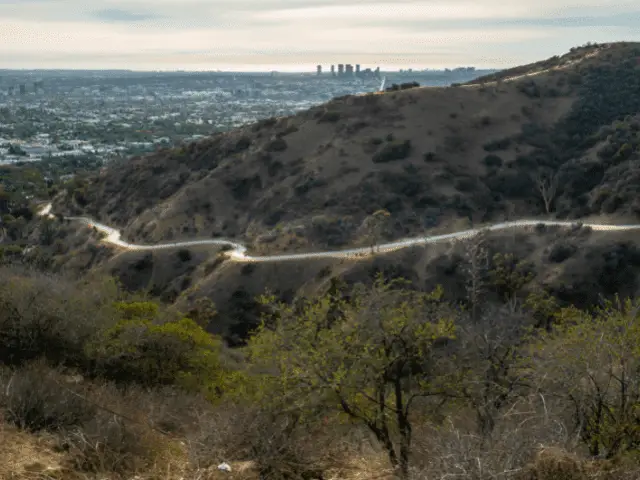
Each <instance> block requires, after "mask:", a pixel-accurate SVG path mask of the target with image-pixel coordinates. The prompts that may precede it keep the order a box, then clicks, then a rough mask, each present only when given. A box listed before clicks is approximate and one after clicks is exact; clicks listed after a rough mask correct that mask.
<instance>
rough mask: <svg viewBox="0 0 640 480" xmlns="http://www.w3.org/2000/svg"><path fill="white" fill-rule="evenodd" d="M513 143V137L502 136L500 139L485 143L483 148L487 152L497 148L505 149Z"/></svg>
mask: <svg viewBox="0 0 640 480" xmlns="http://www.w3.org/2000/svg"><path fill="white" fill-rule="evenodd" d="M510 145H511V139H510V138H509V137H506V138H501V139H498V140H491V141H490V142H487V143H485V144H484V145H483V147H482V148H484V149H485V151H487V152H495V151H497V150H505V149H507V148H509V146H510Z"/></svg>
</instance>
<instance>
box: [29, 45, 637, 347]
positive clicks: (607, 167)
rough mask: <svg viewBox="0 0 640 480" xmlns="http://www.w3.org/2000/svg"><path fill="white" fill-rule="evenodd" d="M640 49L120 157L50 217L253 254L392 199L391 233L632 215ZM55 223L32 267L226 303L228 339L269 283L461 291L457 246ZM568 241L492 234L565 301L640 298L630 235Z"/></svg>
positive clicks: (357, 219)
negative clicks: (381, 253)
mask: <svg viewBox="0 0 640 480" xmlns="http://www.w3.org/2000/svg"><path fill="white" fill-rule="evenodd" d="M639 54H640V45H639V44H631V43H617V44H610V45H603V46H587V47H581V48H577V49H574V50H573V51H572V52H570V53H569V54H567V55H566V56H563V57H559V59H550V60H547V61H543V62H539V63H536V64H533V65H528V66H524V67H519V68H517V69H513V70H508V71H505V72H503V73H502V74H501V76H500V75H498V76H497V77H492V78H493V80H496V79H497V78H498V77H499V78H502V79H503V80H504V81H501V82H499V83H497V84H491V83H490V82H491V81H492V80H491V79H480V80H478V82H477V83H474V84H472V85H467V86H457V87H448V88H428V87H426V88H414V89H409V90H404V91H399V92H390V93H385V94H382V95H364V96H355V97H354V96H350V97H344V98H338V99H334V100H333V101H331V102H329V103H327V104H325V105H321V106H318V107H315V108H313V109H311V110H308V111H305V112H301V113H300V114H298V115H296V116H293V117H287V118H279V119H267V120H263V121H261V122H259V123H257V124H254V125H248V126H246V127H243V128H241V129H237V130H234V131H232V132H229V133H225V134H218V135H214V136H212V137H211V138H208V139H206V140H203V141H199V142H194V143H191V144H189V145H185V146H184V147H183V148H181V149H179V150H166V151H163V152H159V153H157V154H154V155H149V156H146V157H138V158H134V159H131V160H127V161H123V162H120V163H118V164H113V165H111V166H109V167H108V168H106V169H104V170H103V172H102V173H101V174H100V175H99V176H97V177H94V178H88V179H84V180H83V179H76V180H75V181H73V182H71V183H70V184H68V185H67V186H66V188H65V189H64V190H63V191H61V192H60V193H59V194H58V196H57V197H56V199H55V202H54V203H55V204H54V211H55V212H57V213H64V214H85V215H89V216H92V217H94V218H96V219H98V220H101V221H103V222H105V223H107V224H109V225H112V226H116V227H118V228H122V229H123V233H124V238H125V239H127V240H130V241H133V242H138V243H156V242H161V241H169V240H173V239H175V240H178V239H181V240H186V239H200V238H212V237H225V238H232V239H237V240H239V241H241V242H243V243H245V244H247V245H248V246H249V249H250V251H251V252H252V253H255V254H264V253H274V252H282V251H286V252H294V251H317V250H322V249H326V248H346V247H347V246H356V245H366V244H367V243H366V242H367V239H366V235H367V229H366V228H364V227H365V225H363V223H364V222H365V220H366V219H367V217H368V215H370V214H371V213H373V212H375V211H377V210H379V209H382V208H384V209H387V210H388V211H389V212H390V213H391V216H390V219H391V221H390V222H388V224H387V225H386V230H384V231H383V232H382V237H383V238H386V239H397V238H401V237H405V236H409V235H422V234H428V233H438V232H450V231H454V230H462V229H466V228H469V226H470V225H473V226H479V225H482V224H483V223H485V222H495V221H501V220H505V219H506V220H512V219H518V218H532V217H533V218H535V217H541V218H542V217H543V218H549V217H551V218H558V219H582V220H587V219H589V220H593V221H597V222H601V223H610V222H616V223H640V221H639V212H640V197H639V196H638V195H637V193H638V189H639V187H638V185H640V182H639V181H638V180H639V178H638V175H640V169H639V167H640V133H639V132H640V116H639V112H640V93H639V92H640V67H639V65H638V61H637V58H638V55H639ZM554 67H558V68H555V69H554ZM550 68H551V69H550ZM521 75H529V76H525V77H520V76H521ZM513 77H518V78H516V79H515V80H511V81H510V80H505V79H509V78H513ZM545 200H546V202H545ZM50 226H51V225H50ZM47 228H49V227H47ZM52 228H53V230H55V232H54V233H51V234H47V235H45V236H46V238H47V239H48V246H47V245H44V246H43V247H42V248H40V249H37V250H35V251H34V252H32V253H33V255H32V256H33V257H34V260H33V262H37V263H38V264H44V265H47V266H48V268H51V269H53V270H54V271H68V272H70V273H71V274H72V275H78V274H82V273H83V272H85V271H87V270H95V269H99V270H102V271H104V272H105V273H109V274H114V275H116V276H117V277H118V278H119V279H121V281H123V282H124V284H125V285H126V286H127V287H129V288H130V289H133V290H138V289H144V290H146V291H149V292H151V293H152V294H153V295H155V296H158V297H160V298H162V299H163V301H165V302H168V303H176V304H177V305H178V306H180V307H181V308H185V309H187V308H189V305H191V304H192V303H193V301H194V300H195V299H196V298H198V297H199V296H206V297H208V298H211V299H213V300H214V302H215V303H216V305H217V307H218V310H219V315H218V317H217V319H216V322H215V323H214V324H212V325H210V327H209V328H210V329H211V330H212V331H215V332H217V333H222V334H224V335H225V337H227V339H229V340H231V341H236V340H239V339H242V338H244V337H245V336H246V334H247V332H248V331H249V330H250V329H251V328H253V327H254V326H255V325H256V323H257V320H258V318H259V309H258V308H257V306H256V302H255V300H254V298H255V296H256V295H258V294H260V293H262V292H263V291H264V289H265V288H266V287H269V288H270V289H271V290H273V291H274V292H276V293H277V294H278V295H280V296H281V298H285V299H291V298H293V297H295V296H296V295H299V294H307V293H315V292H318V291H322V290H323V289H324V288H326V287H327V285H328V284H329V282H330V281H332V279H333V278H335V277H341V278H348V279H351V280H352V281H356V280H364V279H367V278H371V276H372V275H373V274H374V273H375V272H376V271H380V270H383V271H385V272H387V273H388V274H391V275H392V276H397V275H402V276H405V277H408V278H411V279H413V280H415V281H417V283H418V285H419V287H420V288H427V287H429V286H433V285H434V284H436V283H446V284H455V288H454V289H453V290H451V289H449V292H452V291H455V292H457V293H456V294H451V295H452V297H455V296H459V295H463V294H464V288H463V287H462V286H461V285H464V282H465V280H464V278H463V270H464V268H463V267H464V266H463V265H462V264H461V258H463V257H464V247H463V246H457V247H455V248H450V247H448V246H446V245H442V246H439V247H438V248H429V249H420V248H418V249H412V250H411V251H404V252H399V253H398V254H393V255H388V256H385V257H380V258H377V259H374V260H372V261H366V262H362V263H355V264H354V263H352V262H345V261H342V260H322V261H312V262H309V261H304V262H291V263H284V264H262V265H242V264H234V263H231V264H228V263H225V262H222V261H221V258H220V257H218V255H217V253H218V250H217V249H215V248H209V247H206V248H205V247H199V248H192V249H189V250H184V249H183V250H180V251H162V252H120V251H118V250H117V249H113V248H111V247H108V246H104V245H100V246H97V245H96V242H97V241H98V240H99V238H98V236H97V234H96V233H91V232H89V231H88V230H86V229H78V226H77V225H73V224H68V223H64V224H59V225H57V226H55V225H54V226H53V227H52ZM40 230H41V229H40ZM35 235H36V236H35V237H34V236H33V235H32V236H31V237H30V238H32V241H35V242H38V241H39V240H38V238H41V237H42V232H40V233H37V232H36V233H35ZM38 235H39V237H38ZM563 235H564V234H562V233H559V234H558V235H557V236H549V235H547V236H542V237H532V236H531V234H530V233H524V232H521V233H519V234H518V238H520V241H519V242H518V243H515V242H514V241H513V238H514V235H512V234H508V235H502V236H501V235H495V236H496V237H500V238H497V239H496V241H497V242H498V244H499V245H505V243H504V238H507V239H511V240H509V241H508V242H507V244H508V245H509V246H508V249H510V250H508V251H512V253H514V254H516V256H517V258H518V259H520V260H522V261H526V262H529V263H531V264H532V265H534V266H535V267H536V279H535V282H536V284H537V285H540V286H542V287H543V288H545V289H546V290H547V291H550V292H553V293H554V294H555V295H557V296H558V298H560V299H561V300H562V301H565V302H570V303H576V304H579V305H581V306H587V305H588V304H589V303H593V302H596V301H597V298H598V295H599V294H600V293H602V292H603V291H606V293H607V294H610V293H612V292H613V291H618V290H616V289H618V288H622V289H623V290H624V291H625V292H627V293H628V294H633V293H634V292H635V288H636V286H635V285H636V281H637V278H638V274H639V273H640V262H639V261H638V259H639V258H640V256H639V255H638V253H637V248H636V246H635V245H633V244H632V243H629V241H631V240H633V234H632V233H627V234H623V233H620V234H609V233H607V234H601V233H593V234H592V235H587V236H578V237H576V238H572V237H570V238H565V237H564V236H563ZM502 237H504V238H502ZM504 248H507V247H504ZM504 248H503V247H500V248H498V247H496V248H494V250H493V252H494V253H496V252H504V251H505V250H504ZM594 259H598V260H597V261H595V260H594ZM623 266H624V268H622V267H623ZM611 285H615V286H616V287H615V288H614V289H613V290H612V287H611Z"/></svg>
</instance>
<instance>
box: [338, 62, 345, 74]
mask: <svg viewBox="0 0 640 480" xmlns="http://www.w3.org/2000/svg"><path fill="white" fill-rule="evenodd" d="M343 75H344V64H342V63H339V64H338V76H339V77H342V76H343Z"/></svg>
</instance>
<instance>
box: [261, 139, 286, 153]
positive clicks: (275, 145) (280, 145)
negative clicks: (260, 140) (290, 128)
mask: <svg viewBox="0 0 640 480" xmlns="http://www.w3.org/2000/svg"><path fill="white" fill-rule="evenodd" d="M287 147H288V145H287V142H286V140H285V139H284V138H282V137H277V138H274V139H273V140H271V141H270V142H269V143H268V144H267V146H266V147H265V148H266V150H267V151H268V152H284V151H285V150H286V149H287Z"/></svg>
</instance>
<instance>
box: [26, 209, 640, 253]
mask: <svg viewBox="0 0 640 480" xmlns="http://www.w3.org/2000/svg"><path fill="white" fill-rule="evenodd" d="M38 215H41V216H47V217H50V218H51V217H54V215H52V214H51V204H48V205H46V206H45V207H44V208H43V209H42V210H40V212H38ZM65 218H66V219H68V220H73V221H78V222H80V223H84V224H85V225H88V226H89V227H92V228H95V229H96V230H98V231H100V232H103V233H104V234H105V235H106V237H105V238H104V239H103V242H105V243H109V244H111V245H115V246H118V247H120V248H123V249H126V250H133V251H138V250H166V249H171V248H188V247H195V246H203V245H211V246H218V247H220V246H227V247H230V250H228V251H227V252H225V253H226V255H227V256H228V257H229V259H231V260H233V261H235V262H243V263H262V262H284V261H287V260H310V259H315V258H342V259H350V260H359V259H362V258H366V257H369V256H371V255H381V254H385V253H389V252H394V251H397V250H401V249H403V248H409V247H414V246H421V245H428V244H433V243H442V242H453V241H460V240H467V239H469V238H471V237H474V236H476V235H478V234H479V233H481V232H483V231H496V230H506V229H509V228H527V227H535V226H536V225H545V226H557V227H564V228H571V227H574V226H576V225H577V224H579V222H566V221H560V220H557V221H556V220H516V221H513V222H501V223H495V224H493V225H488V226H486V227H483V228H474V229H470V230H463V231H459V232H453V233H446V234H443V235H427V236H420V237H414V238H406V239H403V240H397V241H395V242H390V243H382V244H380V245H378V246H377V247H376V248H375V251H374V252H372V251H371V247H360V248H352V249H348V250H327V251H323V252H311V253H291V254H283V255H264V256H251V255H248V254H247V247H245V246H244V245H242V244H241V243H238V242H234V241H232V240H225V239H208V240H187V241H183V242H173V243H161V244H157V245H136V244H133V243H128V242H125V241H124V240H122V239H121V238H120V232H119V231H118V230H117V229H115V228H112V227H109V226H108V225H104V224H102V223H99V222H96V221H95V220H92V219H90V218H88V217H65ZM580 224H581V225H582V226H584V227H589V228H591V229H592V230H596V231H606V232H613V231H624V230H640V224H636V225H607V224H601V223H580Z"/></svg>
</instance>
